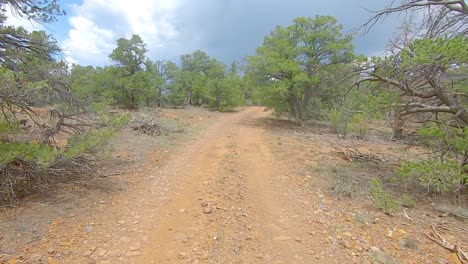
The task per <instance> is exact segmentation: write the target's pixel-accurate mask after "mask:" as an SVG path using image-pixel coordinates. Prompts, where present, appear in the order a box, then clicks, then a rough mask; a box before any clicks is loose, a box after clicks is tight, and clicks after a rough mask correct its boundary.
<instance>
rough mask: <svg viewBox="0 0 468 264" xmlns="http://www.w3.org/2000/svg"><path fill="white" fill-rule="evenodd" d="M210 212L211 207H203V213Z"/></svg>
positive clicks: (211, 210)
mask: <svg viewBox="0 0 468 264" xmlns="http://www.w3.org/2000/svg"><path fill="white" fill-rule="evenodd" d="M212 212H213V208H211V207H205V208H204V209H203V213H204V214H211V213H212Z"/></svg>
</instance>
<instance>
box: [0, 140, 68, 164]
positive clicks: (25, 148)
mask: <svg viewBox="0 0 468 264" xmlns="http://www.w3.org/2000/svg"><path fill="white" fill-rule="evenodd" d="M0 150H1V151H0V166H5V165H6V164H8V163H11V162H14V161H16V160H24V161H28V162H34V163H37V164H38V165H39V166H40V167H41V168H43V169H45V168H47V167H48V166H49V165H50V164H51V163H52V162H54V161H55V159H56V158H57V157H58V155H59V152H58V151H57V150H55V149H53V148H52V147H50V146H43V145H41V144H37V143H20V142H0Z"/></svg>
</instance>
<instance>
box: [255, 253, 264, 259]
mask: <svg viewBox="0 0 468 264" xmlns="http://www.w3.org/2000/svg"><path fill="white" fill-rule="evenodd" d="M255 257H256V258H258V259H262V258H263V255H262V254H257V255H255Z"/></svg>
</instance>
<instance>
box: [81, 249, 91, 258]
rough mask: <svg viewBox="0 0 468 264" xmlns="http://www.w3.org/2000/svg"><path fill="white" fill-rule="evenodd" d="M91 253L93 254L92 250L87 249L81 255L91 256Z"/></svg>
mask: <svg viewBox="0 0 468 264" xmlns="http://www.w3.org/2000/svg"><path fill="white" fill-rule="evenodd" d="M91 254H93V251H92V250H89V249H88V250H86V251H85V253H84V254H83V256H85V257H89V256H91Z"/></svg>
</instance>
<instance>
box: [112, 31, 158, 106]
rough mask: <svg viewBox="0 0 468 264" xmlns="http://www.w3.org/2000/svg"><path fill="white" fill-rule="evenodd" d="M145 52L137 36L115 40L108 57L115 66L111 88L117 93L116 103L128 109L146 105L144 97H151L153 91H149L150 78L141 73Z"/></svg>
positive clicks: (144, 47) (143, 45)
mask: <svg viewBox="0 0 468 264" xmlns="http://www.w3.org/2000/svg"><path fill="white" fill-rule="evenodd" d="M147 51H148V50H147V49H146V44H145V43H144V42H143V40H142V39H141V37H140V36H138V35H132V37H131V38H130V39H125V38H120V39H118V40H117V47H116V48H115V49H114V50H113V51H112V53H111V54H110V55H109V57H110V58H111V59H112V60H113V61H114V62H115V66H116V70H114V72H115V75H114V77H115V78H116V82H114V84H115V86H114V87H113V88H114V89H115V90H116V91H117V93H116V95H118V96H116V98H117V102H118V103H121V104H124V105H126V106H128V107H130V108H136V107H137V106H138V104H139V103H143V102H146V103H148V101H147V100H146V98H145V97H146V96H151V93H152V92H153V91H152V90H151V89H149V87H150V83H149V82H150V80H149V78H150V76H149V74H148V73H147V72H144V71H143V66H144V63H145V61H146V53H147Z"/></svg>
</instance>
